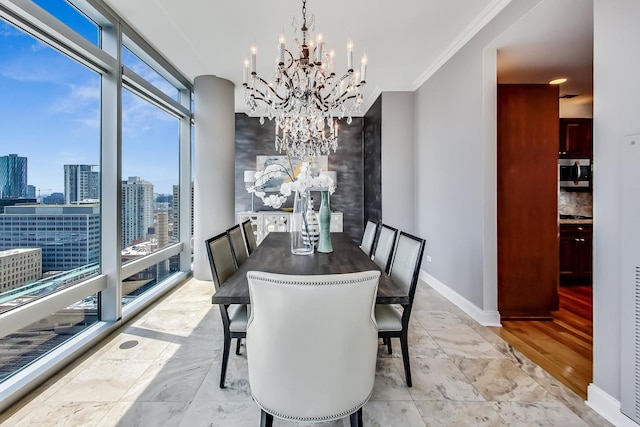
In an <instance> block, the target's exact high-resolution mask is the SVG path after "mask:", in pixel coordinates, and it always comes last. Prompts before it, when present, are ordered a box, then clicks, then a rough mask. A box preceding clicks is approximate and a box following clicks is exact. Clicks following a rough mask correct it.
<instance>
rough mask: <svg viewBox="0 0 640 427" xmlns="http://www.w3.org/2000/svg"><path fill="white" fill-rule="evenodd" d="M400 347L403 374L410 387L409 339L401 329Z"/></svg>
mask: <svg viewBox="0 0 640 427" xmlns="http://www.w3.org/2000/svg"><path fill="white" fill-rule="evenodd" d="M400 348H401V349H402V362H403V363H404V376H405V378H406V379H407V387H411V386H412V383H411V365H410V363H409V341H408V339H407V331H406V330H404V331H402V334H401V335H400Z"/></svg>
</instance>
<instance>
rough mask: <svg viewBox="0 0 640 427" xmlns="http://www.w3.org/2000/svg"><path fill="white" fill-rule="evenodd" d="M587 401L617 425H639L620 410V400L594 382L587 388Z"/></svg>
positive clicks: (636, 426)
mask: <svg viewBox="0 0 640 427" xmlns="http://www.w3.org/2000/svg"><path fill="white" fill-rule="evenodd" d="M585 403H586V404H587V405H588V406H589V407H590V408H591V409H593V410H594V411H596V412H597V413H598V414H600V416H602V418H604V419H606V420H607V421H609V422H610V423H611V424H613V425H614V426H616V427H638V425H639V424H636V423H635V422H634V421H633V420H632V419H631V418H629V417H627V416H626V415H624V414H623V413H622V412H620V402H619V401H618V400H616V399H614V398H613V397H612V396H611V395H610V394H608V393H607V392H605V391H604V390H602V389H601V388H600V387H598V386H596V385H594V384H589V387H588V388H587V401H586V402H585Z"/></svg>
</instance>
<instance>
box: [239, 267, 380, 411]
mask: <svg viewBox="0 0 640 427" xmlns="http://www.w3.org/2000/svg"><path fill="white" fill-rule="evenodd" d="M379 278H380V272H379V271H365V272H360V273H348V274H332V275H316V276H290V275H281V274H271V273H264V272H258V271H250V272H248V273H247V280H248V282H249V295H250V299H251V316H250V318H249V322H248V326H247V362H248V366H249V384H250V386H251V394H252V396H253V398H254V400H255V401H256V403H257V404H258V405H259V406H260V407H261V408H262V409H263V410H264V411H265V412H267V413H269V414H272V415H273V416H275V417H278V418H283V419H288V420H294V421H305V422H313V421H321V420H322V421H329V420H332V419H338V418H342V417H345V416H347V415H349V414H351V413H353V412H356V411H357V410H358V409H360V408H361V407H362V406H363V405H364V404H365V403H366V402H367V400H369V397H370V396H371V392H372V390H373V383H374V379H375V371H376V358H377V351H378V343H377V337H378V328H377V325H376V321H375V314H374V307H375V301H376V293H377V288H378V280H379Z"/></svg>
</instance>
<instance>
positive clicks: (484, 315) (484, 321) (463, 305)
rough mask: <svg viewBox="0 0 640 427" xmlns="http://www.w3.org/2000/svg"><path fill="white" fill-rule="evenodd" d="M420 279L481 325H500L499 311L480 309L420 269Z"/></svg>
mask: <svg viewBox="0 0 640 427" xmlns="http://www.w3.org/2000/svg"><path fill="white" fill-rule="evenodd" d="M420 279H421V280H423V281H425V282H427V284H429V286H431V287H432V288H433V289H435V290H436V291H438V292H439V293H440V294H441V295H442V296H444V297H445V298H446V299H448V300H449V301H451V302H452V303H454V304H455V305H456V306H458V308H459V309H460V310H462V311H464V312H465V313H467V314H468V315H469V316H471V317H472V318H473V319H474V320H475V321H476V322H478V323H480V324H481V325H482V326H501V325H500V313H499V312H497V311H493V310H491V311H489V310H482V309H481V308H479V307H478V306H477V305H475V304H473V303H472V302H470V301H469V300H468V299H466V298H465V297H463V296H462V295H460V294H459V293H457V292H456V291H454V290H453V289H451V288H450V287H448V286H447V285H445V284H444V283H442V282H441V281H439V280H438V279H436V278H435V277H433V276H432V275H430V274H429V273H427V272H426V271H424V270H420Z"/></svg>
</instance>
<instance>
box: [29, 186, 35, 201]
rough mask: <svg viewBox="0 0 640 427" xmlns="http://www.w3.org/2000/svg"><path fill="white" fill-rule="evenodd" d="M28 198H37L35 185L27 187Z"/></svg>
mask: <svg viewBox="0 0 640 427" xmlns="http://www.w3.org/2000/svg"><path fill="white" fill-rule="evenodd" d="M27 197H30V198H32V199H33V198H35V197H36V186H35V185H27Z"/></svg>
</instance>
